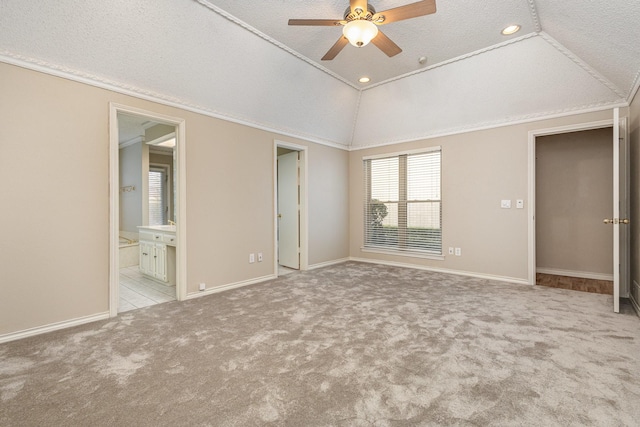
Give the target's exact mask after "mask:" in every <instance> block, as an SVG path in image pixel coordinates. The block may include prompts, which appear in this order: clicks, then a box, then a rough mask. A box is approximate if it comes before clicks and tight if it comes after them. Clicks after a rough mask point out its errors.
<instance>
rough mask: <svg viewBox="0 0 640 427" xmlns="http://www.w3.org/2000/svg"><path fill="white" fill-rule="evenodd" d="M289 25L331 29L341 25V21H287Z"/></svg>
mask: <svg viewBox="0 0 640 427" xmlns="http://www.w3.org/2000/svg"><path fill="white" fill-rule="evenodd" d="M289 25H313V26H319V27H333V26H336V25H341V21H340V20H339V19H289Z"/></svg>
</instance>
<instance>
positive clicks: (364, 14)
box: [344, 3, 376, 22]
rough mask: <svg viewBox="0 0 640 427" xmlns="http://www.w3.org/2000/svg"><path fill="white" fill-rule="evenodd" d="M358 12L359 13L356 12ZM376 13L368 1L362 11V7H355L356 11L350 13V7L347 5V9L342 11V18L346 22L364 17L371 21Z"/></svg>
mask: <svg viewBox="0 0 640 427" xmlns="http://www.w3.org/2000/svg"><path fill="white" fill-rule="evenodd" d="M357 12H360V13H357ZM375 14H376V10H375V9H374V8H373V6H371V5H370V4H369V3H367V10H366V11H364V10H362V9H359V8H358V9H356V13H352V12H351V7H347V9H346V10H345V11H344V20H345V21H347V22H351V21H355V20H358V19H364V20H367V21H372V20H373V15H375Z"/></svg>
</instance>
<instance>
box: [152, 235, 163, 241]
mask: <svg viewBox="0 0 640 427" xmlns="http://www.w3.org/2000/svg"><path fill="white" fill-rule="evenodd" d="M162 236H163V234H162V233H153V239H152V240H153V241H154V242H162Z"/></svg>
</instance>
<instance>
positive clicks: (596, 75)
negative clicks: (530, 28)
mask: <svg viewBox="0 0 640 427" xmlns="http://www.w3.org/2000/svg"><path fill="white" fill-rule="evenodd" d="M540 37H542V39H543V40H545V41H546V42H547V43H549V44H550V45H551V46H553V47H554V48H555V49H556V50H557V51H558V52H560V53H561V54H563V55H564V56H566V57H567V58H569V59H570V60H571V61H573V62H574V63H575V64H576V65H577V66H579V67H580V68H582V69H583V70H585V71H586V72H587V73H589V75H590V76H591V77H593V78H594V79H596V80H598V81H599V82H600V83H602V84H603V85H605V86H606V87H607V88H608V89H609V90H610V91H611V92H613V93H615V94H616V95H618V96H619V97H620V98H627V96H628V95H629V94H628V93H626V94H625V93H623V92H622V91H621V90H620V88H618V86H616V85H615V84H613V83H612V82H611V80H609V79H608V78H606V77H605V76H603V75H602V74H600V73H599V72H598V71H596V70H595V69H594V68H593V67H591V66H590V65H589V64H587V63H586V62H584V61H583V60H582V59H580V57H578V56H577V55H576V54H575V53H573V52H572V51H571V50H569V49H567V48H566V47H565V46H564V45H563V44H562V43H560V42H559V41H558V40H556V39H554V38H553V37H551V36H550V35H549V34H547V33H545V32H544V31H543V32H541V33H540Z"/></svg>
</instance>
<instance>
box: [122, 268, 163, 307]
mask: <svg viewBox="0 0 640 427" xmlns="http://www.w3.org/2000/svg"><path fill="white" fill-rule="evenodd" d="M175 299H176V287H175V286H171V285H168V284H164V283H162V282H159V281H157V280H153V279H150V278H148V277H147V276H145V275H143V274H142V273H140V270H138V266H137V265H136V266H133V267H126V268H121V269H120V301H119V304H118V313H123V312H125V311H130V310H135V309H137V308H142V307H148V306H150V305H155V304H160V303H162V302H167V301H175Z"/></svg>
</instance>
